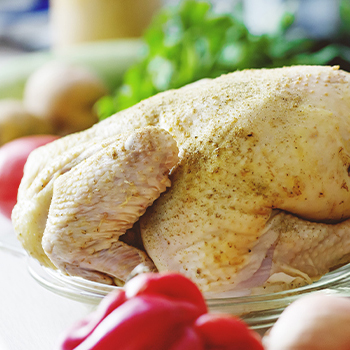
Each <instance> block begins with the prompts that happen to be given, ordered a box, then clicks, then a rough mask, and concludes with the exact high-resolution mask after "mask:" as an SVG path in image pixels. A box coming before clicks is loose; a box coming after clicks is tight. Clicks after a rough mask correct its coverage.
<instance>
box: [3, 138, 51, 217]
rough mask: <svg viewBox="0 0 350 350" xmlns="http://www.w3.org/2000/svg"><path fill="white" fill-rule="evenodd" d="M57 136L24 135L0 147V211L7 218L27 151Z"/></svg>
mask: <svg viewBox="0 0 350 350" xmlns="http://www.w3.org/2000/svg"><path fill="white" fill-rule="evenodd" d="M57 138H58V136H55V135H33V136H26V137H21V138H18V139H15V140H13V141H10V142H8V143H5V144H4V145H3V146H2V147H0V213H2V214H3V215H5V216H6V217H7V218H9V219H10V218H11V212H12V209H13V207H14V205H15V204H16V202H17V191H18V186H19V184H20V182H21V179H22V176H23V167H24V164H25V162H26V161H27V158H28V156H29V153H30V152H32V151H33V150H34V149H35V148H38V147H39V146H42V145H45V144H46V143H49V142H51V141H53V140H56V139H57Z"/></svg>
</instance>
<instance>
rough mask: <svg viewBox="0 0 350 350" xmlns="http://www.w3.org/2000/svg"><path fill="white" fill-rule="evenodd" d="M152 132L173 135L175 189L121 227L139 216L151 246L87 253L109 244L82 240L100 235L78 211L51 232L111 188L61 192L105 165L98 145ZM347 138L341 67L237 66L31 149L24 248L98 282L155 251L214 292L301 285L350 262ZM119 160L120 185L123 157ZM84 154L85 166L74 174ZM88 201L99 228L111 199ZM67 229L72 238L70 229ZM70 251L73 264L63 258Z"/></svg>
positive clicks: (22, 199) (21, 209)
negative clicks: (90, 245)
mask: <svg viewBox="0 0 350 350" xmlns="http://www.w3.org/2000/svg"><path fill="white" fill-rule="evenodd" d="M145 128H146V129H145ZM153 129H155V130H156V132H164V133H166V134H167V135H171V139H173V140H175V141H176V143H177V146H178V158H177V157H176V156H175V155H174V152H175V149H174V148H171V147H170V146H167V147H170V148H169V154H168V156H169V157H170V158H172V159H173V161H169V162H168V163H169V164H168V166H166V169H167V170H168V172H170V176H169V178H170V180H171V187H170V188H168V190H167V191H166V192H164V193H162V194H161V195H160V193H161V192H163V191H164V190H165V187H163V188H162V189H161V190H158V192H157V193H155V194H154V196H153V197H152V200H150V201H148V202H147V205H146V206H148V209H147V211H146V213H145V214H143V212H144V210H143V211H140V210H138V209H137V208H134V209H135V211H134V213H133V215H132V220H131V221H130V222H127V223H124V226H125V227H124V228H125V229H127V228H130V227H131V226H132V224H133V223H134V222H135V221H136V220H137V217H138V216H140V219H139V225H140V232H141V238H142V242H143V245H144V248H145V250H146V253H147V254H144V255H143V254H142V256H143V258H142V259H139V260H138V261H137V262H130V266H129V267H128V268H127V269H126V265H128V260H127V259H121V260H124V261H123V263H121V262H120V260H119V262H118V264H114V263H113V261H114V260H113V258H111V260H110V259H102V260H99V259H97V260H98V263H96V261H95V260H94V259H90V255H91V254H92V253H93V254H97V253H98V252H101V251H102V252H104V251H103V250H104V249H109V248H110V247H111V246H109V245H108V244H107V246H108V247H109V248H108V247H107V248H106V245H105V244H104V243H103V241H104V239H105V236H103V234H101V232H94V233H93V234H91V235H90V236H89V238H90V239H91V240H92V241H93V242H98V243H96V248H97V249H92V250H89V249H85V247H86V245H87V243H86V237H85V235H84V234H80V233H79V232H81V230H82V227H84V229H85V227H86V223H87V222H88V221H86V220H85V219H84V220H81V218H80V217H77V219H78V220H76V221H75V222H74V225H73V226H71V221H69V220H68V221H65V220H62V221H61V222H60V228H59V229H58V228H57V227H55V225H53V223H55V221H57V218H58V217H59V216H60V215H68V216H74V215H76V214H80V212H81V211H85V208H86V206H89V205H91V204H87V201H88V200H90V195H91V193H94V191H104V188H105V186H109V185H107V184H106V183H100V184H98V185H97V187H96V188H94V190H93V191H92V192H91V193H90V192H89V191H90V190H89V191H88V192H87V193H86V195H85V198H84V200H83V201H82V202H80V201H78V202H77V201H75V199H74V195H71V192H72V191H70V190H69V188H70V187H71V186H72V184H73V183H74V186H75V187H77V188H78V187H79V186H83V183H84V182H85V181H86V178H95V177H96V176H97V177H98V176H100V175H99V174H100V173H101V172H103V171H106V169H107V168H103V167H102V166H101V165H100V164H99V163H94V161H92V160H91V159H92V158H94V157H96V154H98V152H102V153H103V152H104V150H105V148H106V144H108V147H113V145H114V144H115V142H117V143H118V142H119V141H118V140H119V138H121V137H124V138H125V137H126V138H127V137H130V135H134V134H135V132H136V133H137V132H139V133H143V132H144V131H145V130H148V131H149V130H153ZM153 131H154V130H153ZM164 137H165V138H166V139H167V140H168V138H167V137H166V135H164ZM117 139H118V140H117ZM349 140H350V75H349V73H347V72H344V71H341V70H339V69H338V68H337V67H320V66H295V67H286V68H278V69H261V70H245V71H241V72H234V73H231V74H228V75H224V76H222V77H219V78H216V79H213V80H208V79H206V80H203V81H199V82H197V83H194V84H191V85H188V86H186V87H183V88H181V89H178V90H172V91H167V92H164V93H161V94H158V95H156V96H154V97H152V98H149V99H147V100H144V101H142V102H140V103H139V104H137V105H135V106H133V107H131V108H129V109H127V110H124V111H121V112H119V113H117V114H115V115H114V116H112V117H110V118H108V119H106V120H105V121H103V122H100V123H98V124H96V125H95V126H93V127H92V128H90V129H88V130H86V131H83V132H81V133H77V134H73V135H69V136H67V137H65V138H62V139H60V140H57V141H55V142H53V143H51V144H49V145H46V146H44V147H42V148H40V149H38V150H36V151H34V152H33V153H32V154H31V155H30V157H29V159H28V161H27V164H26V166H25V171H24V176H23V179H22V183H21V185H20V188H19V193H18V203H17V205H16V206H15V208H14V211H13V215H12V220H13V223H14V227H15V231H16V232H17V235H18V238H19V240H20V241H21V242H22V244H23V246H24V248H25V249H27V251H28V252H29V253H30V254H31V255H33V256H34V257H35V258H37V259H38V260H39V261H40V262H41V263H42V264H44V265H48V266H55V267H57V268H60V269H61V270H63V271H65V272H66V273H69V274H73V275H82V276H83V277H86V278H90V279H94V280H98V281H105V280H106V279H108V278H109V279H110V278H112V279H113V278H117V279H121V280H125V277H126V275H125V272H123V270H125V269H126V270H127V271H128V272H129V271H131V270H132V268H134V267H135V265H136V266H137V263H139V262H140V263H142V262H144V261H147V264H149V266H151V265H152V262H151V261H153V263H154V265H155V267H156V268H157V269H158V270H159V271H163V270H176V271H180V272H182V273H184V274H185V275H187V276H188V277H190V278H191V279H192V280H194V281H195V282H196V283H197V284H198V285H199V287H200V288H201V289H202V291H203V292H204V293H206V295H208V296H211V295H226V294H229V295H240V294H249V293H263V292H266V291H277V290H281V289H285V288H291V287H296V286H300V285H303V284H305V283H310V282H312V281H314V280H316V279H318V278H320V277H321V276H322V275H324V274H325V273H327V272H328V271H329V270H330V269H332V268H333V267H335V266H339V265H341V264H344V263H347V262H348V261H349V260H350V257H349V256H350V228H349V227H348V226H349V225H350V220H349V218H350V196H349V188H350V141H349ZM122 142H125V141H122ZM167 142H168V143H169V142H170V140H168V141H167ZM140 143H141V144H143V141H142V137H141V138H140ZM146 143H147V142H146ZM120 147H121V146H120ZM125 156H127V155H126V154H125ZM116 161H117V162H118V164H120V167H121V168H122V169H123V167H125V176H126V181H128V180H127V179H128V176H129V175H128V174H127V169H128V165H127V164H124V163H123V161H122V159H120V160H118V159H117V160H116ZM82 163H87V164H89V165H88V166H87V167H86V166H85V167H84V169H85V170H84V171H82V172H80V171H79V170H78V168H79V167H81V166H82V165H81V164H82ZM160 163H162V162H161V161H160ZM123 164H124V165H123ZM135 166H136V165H135ZM108 167H113V165H112V163H111V164H109V165H108ZM138 167H139V169H142V167H143V165H142V164H139V165H138ZM162 169H163V168H162ZM164 171H165V170H164V169H163V170H162V174H163V175H164V174H165V172H164ZM146 173H147V171H146V172H145V174H146ZM145 176H147V175H145ZM163 180H164V179H163ZM164 181H166V180H164ZM167 185H170V184H169V183H168V184H167ZM57 186H59V187H60V193H59V198H60V199H57V190H55V187H57ZM113 191H115V192H114V193H115V194H113V195H111V196H110V198H108V201H110V203H113V204H111V210H110V213H109V214H108V217H110V218H111V219H110V220H111V222H110V224H109V225H110V229H111V230H113V228H112V226H113V225H114V224H115V225H116V228H115V230H116V231H118V233H117V236H118V238H119V237H121V235H122V234H123V232H124V231H125V230H124V231H121V230H119V227H118V223H117V222H118V220H123V218H121V219H118V211H119V209H118V204H115V202H113V197H114V195H115V196H117V197H118V187H117V188H114V190H113ZM158 197H159V198H158ZM157 198H158V199H157ZM65 201H67V202H70V203H72V204H73V206H74V208H75V209H74V210H75V212H74V213H73V212H70V210H71V209H69V207H67V206H66V205H65ZM153 201H154V203H153V204H152V202H153ZM57 203H60V205H58V206H57ZM92 203H93V204H92V205H91V207H92V208H93V211H94V213H95V214H94V215H95V216H94V217H95V219H96V220H97V221H96V222H95V224H97V222H99V223H101V225H102V223H103V220H105V219H106V218H105V217H104V216H103V213H104V212H105V208H106V206H108V203H107V201H100V200H96V201H93V202H92ZM142 207H143V208H144V209H146V208H145V206H142ZM142 214H143V215H142ZM95 219H94V220H95ZM99 220H100V221H99ZM108 230H109V229H108ZM70 231H74V237H75V243H74V245H73V246H72V245H71V242H70V241H69V240H67V239H66V238H65V235H68V233H69V232H70ZM102 231H103V230H102ZM117 241H118V239H117ZM119 241H120V240H119ZM99 243H101V247H100V246H99ZM94 244H95V243H94ZM82 247H83V248H82ZM124 248H125V249H131V250H133V251H134V249H138V248H134V247H131V248H130V246H129V247H125V246H124ZM67 250H68V251H69V252H70V253H69V255H70V257H69V262H68V265H69V266H73V267H74V268H72V269H70V268H69V267H68V268H67V266H68V265H65V264H67V261H66V260H64V259H65V258H61V257H62V256H63V257H64V256H65V255H66V253H65V252H66V251H67ZM112 250H113V249H112ZM139 250H140V249H139ZM53 251H54V254H52V252H53ZM82 251H83V253H82ZM84 254H85V255H84ZM115 254H116V255H118V252H117V251H116V252H115ZM137 254H139V253H137ZM53 255H54V256H55V258H53ZM112 255H113V254H112ZM112 255H108V254H107V256H109V257H110V256H112ZM149 258H150V260H148V259H149ZM115 259H116V260H118V258H115ZM60 260H64V261H65V262H64V263H58V261H60ZM131 260H132V259H131ZM81 261H84V262H88V263H87V264H88V265H89V266H87V265H84V264H83V265H82V263H81ZM112 265H113V268H111V266H112ZM115 265H117V266H115ZM118 266H119V267H118ZM107 283H110V282H107Z"/></svg>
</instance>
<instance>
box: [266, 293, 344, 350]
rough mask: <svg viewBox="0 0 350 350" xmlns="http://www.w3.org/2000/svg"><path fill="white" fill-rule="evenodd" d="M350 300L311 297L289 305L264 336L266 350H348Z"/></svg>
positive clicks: (332, 297) (316, 295)
mask: <svg viewBox="0 0 350 350" xmlns="http://www.w3.org/2000/svg"><path fill="white" fill-rule="evenodd" d="M349 329H350V298H346V297H340V296H335V295H326V294H323V293H317V294H311V295H308V296H305V297H302V298H300V299H299V300H297V301H295V302H294V303H292V304H291V305H289V306H288V307H287V308H286V309H285V310H284V311H283V313H282V314H281V316H280V318H279V319H278V321H277V322H276V324H275V325H274V326H273V327H272V328H271V330H270V331H269V332H268V333H267V334H266V335H265V336H264V338H263V345H264V347H265V350H330V349H336V350H349V349H350V331H349Z"/></svg>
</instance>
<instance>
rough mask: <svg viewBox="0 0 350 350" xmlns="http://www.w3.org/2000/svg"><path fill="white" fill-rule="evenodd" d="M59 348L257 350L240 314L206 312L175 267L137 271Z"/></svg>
mask: <svg viewBox="0 0 350 350" xmlns="http://www.w3.org/2000/svg"><path fill="white" fill-rule="evenodd" d="M59 349H60V350H117V349H118V350H148V349H150V350H245V349H247V350H248V349H249V350H263V347H262V345H261V342H260V338H259V336H258V335H257V334H255V333H254V332H253V331H252V330H250V329H249V328H248V327H247V326H246V325H245V324H244V323H243V322H242V321H241V320H239V319H238V318H236V317H233V316H230V315H221V314H210V313H208V310H207V306H206V303H205V300H204V298H203V296H202V293H201V292H200V291H199V289H198V288H197V286H196V285H195V284H194V283H192V282H191V281H190V280H189V279H188V278H186V277H184V276H182V275H180V274H178V273H153V274H142V275H139V276H136V277H134V278H133V279H132V280H130V281H129V282H128V283H127V284H126V285H125V287H124V289H123V290H117V291H115V292H112V293H110V294H109V295H108V296H107V297H106V298H104V299H103V300H102V302H101V304H100V305H99V307H98V308H97V310H96V311H95V312H93V313H91V314H90V315H88V317H87V318H85V319H83V320H82V321H80V322H78V323H76V324H75V325H74V326H73V327H72V328H71V329H70V330H69V331H68V333H67V334H66V335H65V336H64V338H63V340H62V341H61V343H60V345H59Z"/></svg>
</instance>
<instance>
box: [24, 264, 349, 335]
mask: <svg viewBox="0 0 350 350" xmlns="http://www.w3.org/2000/svg"><path fill="white" fill-rule="evenodd" d="M28 269H29V272H30V274H31V275H32V276H33V278H34V279H35V280H36V281H37V282H38V283H40V284H41V285H42V286H43V287H45V288H47V289H49V290H51V291H53V292H55V293H57V294H59V295H62V296H64V297H67V298H70V299H74V300H77V301H80V302H83V303H88V304H96V305H97V304H98V303H99V302H100V300H101V299H102V298H103V297H104V296H105V295H106V294H108V293H109V292H111V291H112V290H114V289H117V288H120V287H116V286H109V285H105V284H101V283H96V282H92V281H88V280H85V279H83V278H79V277H70V276H66V275H64V274H62V273H61V272H59V271H55V270H52V269H49V268H45V267H43V266H41V265H40V264H39V263H38V262H36V261H35V260H34V259H32V258H28ZM320 291H322V292H324V293H327V294H337V295H342V296H346V297H350V264H347V265H345V266H343V267H341V268H339V269H337V270H334V271H332V272H330V273H328V274H327V275H325V276H323V277H322V278H321V279H320V280H319V281H317V282H314V283H312V284H310V285H307V286H303V287H300V288H296V289H291V290H287V291H282V292H277V293H271V294H264V295H254V296H246V297H229V298H217V299H207V304H208V307H209V309H210V310H211V311H212V312H225V313H230V314H233V315H237V316H239V317H241V318H242V319H243V320H244V321H245V322H246V323H247V324H248V325H249V326H250V327H251V328H253V329H255V330H258V331H266V330H267V329H268V328H270V327H271V326H272V325H273V324H274V323H275V322H276V320H277V319H278V317H279V315H280V314H281V313H282V311H283V310H284V309H285V308H286V307H287V306H288V305H289V304H290V303H292V302H293V301H295V300H296V299H298V298H300V297H301V296H303V295H306V294H310V293H317V292H320Z"/></svg>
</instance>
